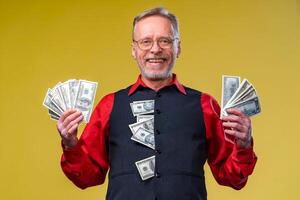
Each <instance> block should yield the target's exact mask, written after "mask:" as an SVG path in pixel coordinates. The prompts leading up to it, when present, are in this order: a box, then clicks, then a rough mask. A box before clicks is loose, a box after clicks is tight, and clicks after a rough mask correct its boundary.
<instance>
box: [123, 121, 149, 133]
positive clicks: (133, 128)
mask: <svg viewBox="0 0 300 200" xmlns="http://www.w3.org/2000/svg"><path fill="white" fill-rule="evenodd" d="M128 126H129V128H130V130H131V132H132V134H133V135H134V134H135V133H136V132H137V130H138V129H139V128H143V129H146V130H147V131H149V132H151V133H154V118H151V119H148V120H145V121H142V122H137V123H134V124H129V125H128Z"/></svg>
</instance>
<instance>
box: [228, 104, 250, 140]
mask: <svg viewBox="0 0 300 200" xmlns="http://www.w3.org/2000/svg"><path fill="white" fill-rule="evenodd" d="M226 112H227V113H228V114H229V115H228V116H226V117H224V118H223V127H224V132H225V133H226V134H229V135H232V136H234V137H235V138H236V139H237V141H238V142H242V143H243V144H245V145H248V144H249V143H250V142H251V131H250V130H251V120H250V117H248V116H246V115H245V114H244V113H243V112H241V111H239V110H238V109H234V108H232V109H227V110H226Z"/></svg>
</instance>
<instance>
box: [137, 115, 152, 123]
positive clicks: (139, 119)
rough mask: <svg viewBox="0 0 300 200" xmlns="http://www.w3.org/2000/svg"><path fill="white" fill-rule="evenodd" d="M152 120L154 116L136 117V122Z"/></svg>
mask: <svg viewBox="0 0 300 200" xmlns="http://www.w3.org/2000/svg"><path fill="white" fill-rule="evenodd" d="M152 118H154V115H138V116H136V121H137V122H143V121H147V120H149V119H152Z"/></svg>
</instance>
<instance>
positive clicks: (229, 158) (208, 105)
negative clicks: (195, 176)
mask: <svg viewBox="0 0 300 200" xmlns="http://www.w3.org/2000/svg"><path fill="white" fill-rule="evenodd" d="M201 105H202V109H203V115H204V123H205V128H206V138H207V145H208V148H207V149H208V165H209V166H210V168H211V171H212V173H213V176H214V177H215V179H216V180H217V182H218V183H219V184H221V185H226V186H230V187H232V188H234V189H237V190H239V189H241V188H243V187H244V186H245V185H246V182H247V179H248V176H249V175H250V174H251V173H252V172H253V169H254V166H255V163H256V160H257V157H256V155H255V153H254V151H253V142H252V146H251V147H250V148H239V147H238V146H237V145H236V144H233V143H230V142H227V141H226V140H225V137H224V129H223V125H222V121H221V120H220V116H219V113H220V107H219V105H218V103H217V101H216V100H215V99H214V98H212V97H211V96H209V95H208V94H205V93H202V95H201Z"/></svg>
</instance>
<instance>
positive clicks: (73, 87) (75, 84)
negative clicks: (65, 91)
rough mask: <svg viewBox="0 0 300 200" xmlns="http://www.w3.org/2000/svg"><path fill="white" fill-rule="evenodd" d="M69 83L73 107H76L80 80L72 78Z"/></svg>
mask: <svg viewBox="0 0 300 200" xmlns="http://www.w3.org/2000/svg"><path fill="white" fill-rule="evenodd" d="M68 83H69V92H70V94H69V96H70V102H71V108H74V106H75V100H76V96H77V92H78V85H79V81H78V80H76V79H71V80H69V81H68Z"/></svg>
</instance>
